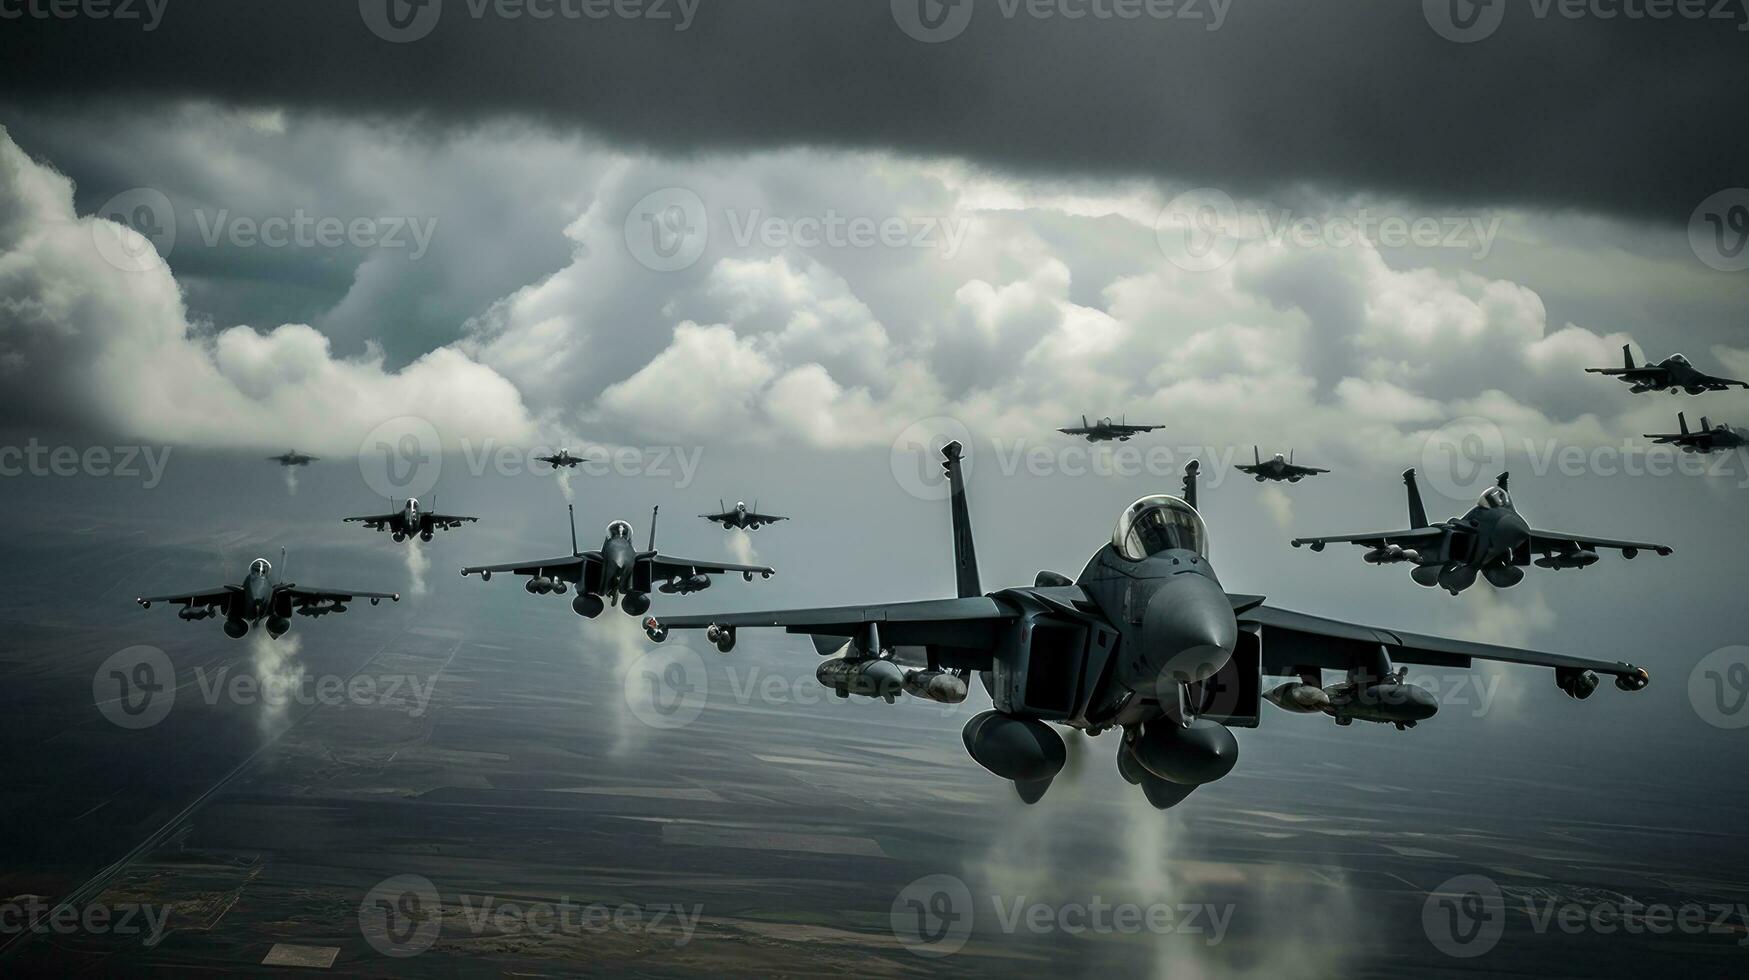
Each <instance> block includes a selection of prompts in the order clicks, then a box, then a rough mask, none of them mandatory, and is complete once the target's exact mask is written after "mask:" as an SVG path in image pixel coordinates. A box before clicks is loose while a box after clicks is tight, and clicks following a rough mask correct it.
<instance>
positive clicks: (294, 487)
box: [285, 466, 298, 497]
mask: <svg viewBox="0 0 1749 980" xmlns="http://www.w3.org/2000/svg"><path fill="white" fill-rule="evenodd" d="M285 492H286V494H287V495H288V496H292V497H295V496H297V495H298V470H297V467H295V466H287V467H285Z"/></svg>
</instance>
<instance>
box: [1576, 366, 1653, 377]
mask: <svg viewBox="0 0 1749 980" xmlns="http://www.w3.org/2000/svg"><path fill="white" fill-rule="evenodd" d="M1585 373H1586V374H1601V375H1605V376H1606V377H1611V378H1626V379H1628V380H1630V381H1651V380H1653V379H1654V378H1662V377H1665V376H1666V375H1668V374H1669V372H1668V371H1666V370H1665V369H1663V368H1661V367H1657V366H1655V365H1649V366H1647V367H1632V368H1586V369H1585Z"/></svg>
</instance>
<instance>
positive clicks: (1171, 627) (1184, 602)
mask: <svg viewBox="0 0 1749 980" xmlns="http://www.w3.org/2000/svg"><path fill="white" fill-rule="evenodd" d="M1142 630H1143V635H1144V644H1145V646H1146V651H1145V655H1146V657H1147V659H1148V661H1149V663H1150V664H1151V666H1153V667H1154V670H1155V676H1156V683H1157V684H1164V683H1167V682H1177V683H1188V682H1191V681H1200V680H1204V679H1206V678H1208V677H1211V676H1213V675H1214V673H1215V672H1216V671H1218V670H1220V669H1221V668H1222V667H1223V666H1225V665H1226V663H1227V661H1228V660H1229V659H1230V658H1231V657H1232V656H1233V649H1234V647H1236V646H1237V645H1238V642H1239V623H1238V620H1237V619H1236V618H1235V617H1234V615H1233V604H1232V602H1231V600H1229V599H1228V598H1227V594H1226V593H1225V592H1223V591H1221V588H1220V586H1219V585H1217V584H1215V582H1214V580H1212V579H1210V578H1207V577H1204V576H1202V575H1196V574H1186V575H1175V576H1173V577H1171V578H1169V579H1167V580H1166V582H1165V584H1163V585H1162V586H1161V587H1160V588H1159V589H1158V590H1157V591H1156V592H1155V593H1154V595H1153V597H1152V598H1151V599H1149V601H1148V609H1147V613H1146V615H1145V616H1144V618H1143V621H1142Z"/></svg>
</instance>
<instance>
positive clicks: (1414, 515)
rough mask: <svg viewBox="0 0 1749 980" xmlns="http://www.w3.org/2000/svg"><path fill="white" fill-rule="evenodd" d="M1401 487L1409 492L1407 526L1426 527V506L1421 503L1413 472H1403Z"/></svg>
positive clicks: (1419, 490) (1419, 491)
mask: <svg viewBox="0 0 1749 980" xmlns="http://www.w3.org/2000/svg"><path fill="white" fill-rule="evenodd" d="M1403 486H1404V487H1405V488H1407V489H1408V491H1409V526H1410V527H1411V528H1421V527H1426V526H1427V505H1425V504H1423V503H1422V502H1421V487H1420V486H1418V485H1417V484H1416V483H1415V471H1414V470H1412V469H1410V470H1404V471H1403Z"/></svg>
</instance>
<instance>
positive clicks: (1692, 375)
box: [1585, 345, 1749, 395]
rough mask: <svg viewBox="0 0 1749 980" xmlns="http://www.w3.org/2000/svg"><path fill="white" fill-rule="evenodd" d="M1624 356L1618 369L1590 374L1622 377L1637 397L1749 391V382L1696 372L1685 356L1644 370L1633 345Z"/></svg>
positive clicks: (1625, 348)
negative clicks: (1638, 364) (1658, 393)
mask: <svg viewBox="0 0 1749 980" xmlns="http://www.w3.org/2000/svg"><path fill="white" fill-rule="evenodd" d="M1621 355H1622V358H1623V360H1624V361H1625V363H1626V366H1625V367H1618V368H1586V369H1585V373H1586V374H1603V375H1608V376H1609V377H1612V378H1620V379H1621V380H1622V381H1623V382H1624V383H1626V384H1629V385H1632V386H1633V387H1632V389H1631V390H1632V391H1633V393H1634V394H1636V395H1637V394H1640V393H1641V392H1645V391H1668V392H1672V393H1680V392H1684V391H1686V392H1688V393H1689V394H1691V395H1699V394H1704V393H1706V392H1709V391H1728V390H1730V389H1732V388H1749V382H1742V381H1733V380H1731V379H1730V378H1715V377H1713V376H1712V375H1710V374H1704V373H1702V372H1700V371H1697V370H1695V367H1694V365H1693V364H1690V363H1689V361H1688V358H1686V357H1684V356H1682V355H1681V354H1672V355H1670V356H1669V357H1666V358H1665V359H1663V360H1662V361H1659V362H1658V363H1657V364H1648V365H1645V366H1644V367H1636V366H1635V365H1634V350H1633V348H1632V347H1631V346H1625V345H1624V346H1623V347H1622V349H1621Z"/></svg>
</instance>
